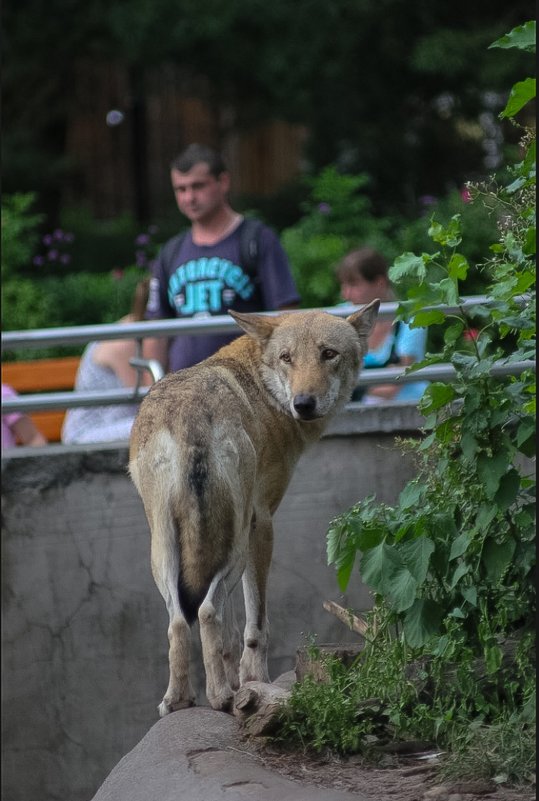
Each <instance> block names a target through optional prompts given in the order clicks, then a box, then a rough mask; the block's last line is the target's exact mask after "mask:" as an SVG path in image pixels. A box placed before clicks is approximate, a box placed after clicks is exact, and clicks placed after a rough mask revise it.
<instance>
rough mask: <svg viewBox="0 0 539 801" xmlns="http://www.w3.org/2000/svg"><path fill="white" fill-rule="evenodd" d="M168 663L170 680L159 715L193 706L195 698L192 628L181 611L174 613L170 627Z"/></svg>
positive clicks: (162, 715)
mask: <svg viewBox="0 0 539 801" xmlns="http://www.w3.org/2000/svg"><path fill="white" fill-rule="evenodd" d="M168 641H169V651H168V663H169V671H170V676H169V682H168V687H167V691H166V693H165V696H164V698H163V700H162V701H161V703H160V704H159V716H160V717H164V716H165V715H168V713H169V712H175V711H176V710H177V709H185V707H188V706H193V704H194V703H195V698H194V694H193V691H192V689H191V683H190V680H189V652H190V646H191V630H190V627H189V624H188V623H187V621H186V620H185V618H184V617H183V615H182V614H181V613H180V614H179V615H178V614H174V615H173V616H172V617H171V619H170V623H169V627H168Z"/></svg>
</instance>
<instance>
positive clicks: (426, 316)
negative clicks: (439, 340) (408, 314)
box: [413, 309, 445, 328]
mask: <svg viewBox="0 0 539 801" xmlns="http://www.w3.org/2000/svg"><path fill="white" fill-rule="evenodd" d="M444 322H445V314H444V313H443V312H442V311H439V310H438V309H431V310H429V311H419V312H417V313H416V314H414V320H413V323H414V328H425V327H427V326H429V325H440V324H441V323H444Z"/></svg>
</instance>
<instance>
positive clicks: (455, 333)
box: [444, 320, 464, 345]
mask: <svg viewBox="0 0 539 801" xmlns="http://www.w3.org/2000/svg"><path fill="white" fill-rule="evenodd" d="M463 330H464V323H463V322H462V321H461V320H458V321H457V322H456V323H453V325H450V326H449V328H446V330H445V332H444V342H445V344H446V345H454V344H455V342H456V341H457V340H458V338H459V337H460V335H461V334H462V332H463Z"/></svg>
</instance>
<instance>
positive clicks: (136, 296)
mask: <svg viewBox="0 0 539 801" xmlns="http://www.w3.org/2000/svg"><path fill="white" fill-rule="evenodd" d="M149 293H150V278H149V277H148V278H143V279H142V281H139V282H138V284H137V285H136V287H135V291H134V293H133V300H132V301H131V315H132V317H133V322H140V321H142V320H144V315H145V312H146V304H147V303H148V295H149Z"/></svg>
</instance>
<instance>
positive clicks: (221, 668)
mask: <svg viewBox="0 0 539 801" xmlns="http://www.w3.org/2000/svg"><path fill="white" fill-rule="evenodd" d="M242 570H243V565H241V564H239V563H235V564H229V565H228V569H225V570H223V571H221V572H220V573H219V574H218V575H217V576H216V577H215V578H214V580H213V581H212V583H211V585H210V588H209V590H208V592H207V594H206V597H205V598H204V601H203V602H202V604H201V605H200V609H199V610H198V621H199V624H200V642H201V644H202V656H203V658H204V668H205V670H206V696H207V698H208V703H209V704H210V706H211V707H213V709H221V710H223V711H226V712H228V711H229V710H230V708H231V706H232V700H233V697H234V691H233V685H235V684H237V678H236V676H237V673H236V672H235V671H233V670H232V668H231V665H227V663H228V662H229V660H228V659H226V660H225V658H224V657H225V655H227V654H230V653H231V652H230V650H229V648H230V645H229V643H227V642H226V640H225V637H226V635H227V634H228V631H227V630H226V629H227V628H228V629H229V628H230V622H231V618H230V617H229V618H228V620H227V622H226V625H225V616H226V615H230V610H229V609H227V606H228V604H229V603H230V598H229V594H230V593H231V592H232V590H233V589H234V587H235V585H236V584H237V582H238V581H239V577H240V576H241V573H242ZM231 678H232V683H231V681H230V679H231Z"/></svg>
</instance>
